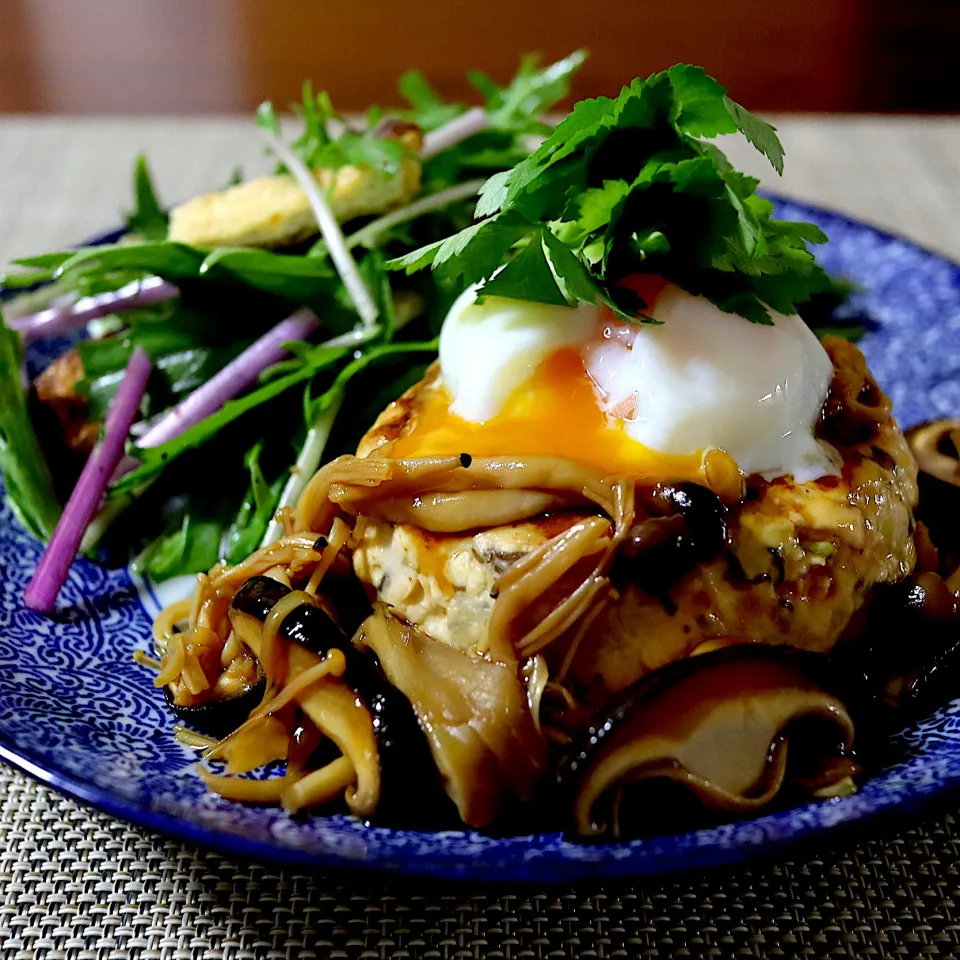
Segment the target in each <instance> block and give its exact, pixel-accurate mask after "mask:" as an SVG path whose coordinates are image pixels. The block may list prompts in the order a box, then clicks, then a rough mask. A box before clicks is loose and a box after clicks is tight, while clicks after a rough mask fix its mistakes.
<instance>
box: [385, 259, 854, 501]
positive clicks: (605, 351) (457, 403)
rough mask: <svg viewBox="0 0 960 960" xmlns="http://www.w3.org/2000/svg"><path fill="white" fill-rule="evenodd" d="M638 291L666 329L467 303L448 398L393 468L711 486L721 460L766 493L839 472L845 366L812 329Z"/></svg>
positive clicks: (426, 410) (601, 309)
mask: <svg viewBox="0 0 960 960" xmlns="http://www.w3.org/2000/svg"><path fill="white" fill-rule="evenodd" d="M631 286H633V287H634V288H635V289H636V290H637V292H638V293H640V295H641V296H642V297H643V298H644V300H645V301H646V302H647V304H648V305H649V306H648V310H647V313H648V315H649V316H651V317H652V318H654V319H655V320H657V321H660V322H659V323H658V324H635V323H627V322H624V321H621V320H619V319H617V318H616V317H615V316H614V314H613V313H612V312H611V311H610V310H609V308H607V307H606V306H604V305H603V304H596V305H589V304H583V303H581V304H578V305H577V306H575V307H564V306H551V305H548V304H542V303H532V302H528V301H522V300H509V299H506V298H503V297H494V296H490V297H486V298H484V299H483V302H481V303H477V302H475V301H476V296H477V289H476V288H475V287H471V288H469V289H468V290H466V291H465V292H464V293H463V294H462V295H461V296H460V297H459V298H458V299H457V301H456V302H455V303H454V304H453V306H452V307H451V309H450V312H449V313H448V315H447V317H446V320H445V322H444V325H443V329H442V331H441V334H440V384H439V388H438V389H436V390H432V391H429V392H427V393H426V395H425V397H424V401H423V403H422V405H421V406H420V408H419V409H418V413H417V416H416V418H415V419H414V420H413V422H412V424H411V427H410V429H409V430H408V431H407V432H406V433H405V434H404V436H403V437H401V438H400V439H399V440H398V441H397V444H396V446H395V447H394V449H393V451H392V454H393V456H397V457H419V456H440V455H451V454H458V453H462V452H466V453H469V454H471V455H472V456H524V455H527V456H533V455H543V454H546V455H553V456H560V457H566V458H569V459H573V460H579V461H580V462H583V463H587V464H589V465H591V466H594V467H596V468H597V469H599V470H602V471H603V472H604V473H606V474H608V475H610V476H631V477H635V478H637V479H650V480H672V481H680V480H693V481H700V482H702V476H703V465H704V462H705V455H706V454H707V453H708V452H710V451H713V450H722V451H723V452H724V453H726V454H727V455H728V456H730V457H732V458H733V459H734V460H735V461H736V463H737V465H738V467H739V469H740V471H741V472H742V473H743V474H745V475H748V474H760V475H762V476H763V477H765V478H766V479H768V480H772V479H774V478H776V477H781V476H792V477H793V479H794V480H795V482H797V483H804V482H806V481H808V480H813V479H816V478H817V477H820V476H823V475H826V474H836V473H838V469H837V456H836V452H835V451H834V450H833V449H832V448H831V447H829V446H828V445H826V444H824V443H822V442H821V441H818V440H817V439H816V438H815V437H814V426H815V424H816V422H817V420H818V418H819V415H820V409H821V407H822V405H823V402H824V399H825V398H826V395H827V389H828V387H829V385H830V380H831V378H832V376H833V366H832V364H831V362H830V359H829V357H828V356H827V353H826V351H825V350H824V349H823V347H822V346H821V345H820V342H819V341H818V340H817V338H816V336H815V335H814V334H813V332H812V331H811V330H810V329H809V328H808V327H807V326H806V324H805V323H804V322H803V321H802V320H801V319H800V317H799V316H796V315H794V316H786V315H783V314H777V313H774V314H772V319H773V324H772V325H771V326H762V325H758V324H754V323H750V322H749V321H747V320H745V319H744V318H743V317H740V316H738V315H735V314H730V313H724V312H723V311H721V310H720V309H718V308H717V307H716V306H714V305H713V304H712V303H710V301H709V300H707V299H706V298H704V297H697V296H693V295H692V294H690V293H687V292H686V291H684V290H682V289H680V288H679V287H677V286H675V285H673V284H668V283H665V282H664V281H662V280H660V279H659V278H656V277H641V278H636V280H635V282H634V283H632V284H631Z"/></svg>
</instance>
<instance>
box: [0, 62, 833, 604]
mask: <svg viewBox="0 0 960 960" xmlns="http://www.w3.org/2000/svg"><path fill="white" fill-rule="evenodd" d="M583 59H584V55H583V54H582V53H580V52H577V53H574V54H572V55H571V56H569V57H567V58H566V59H564V60H561V61H559V62H557V63H554V64H550V65H549V66H546V67H540V66H538V65H537V63H536V61H535V60H534V59H533V58H527V59H526V60H524V62H523V64H522V65H521V68H520V70H519V72H518V73H517V75H516V76H515V77H514V79H513V80H512V81H511V82H510V83H509V84H508V85H507V86H505V87H500V86H498V85H497V84H496V83H494V81H493V80H491V79H490V78H489V77H486V76H485V75H482V74H471V75H470V80H471V82H472V83H473V85H474V87H475V88H476V89H477V91H478V93H479V94H480V96H481V97H482V100H483V105H482V106H473V107H468V106H467V105H464V104H460V103H450V102H447V101H445V100H444V99H442V98H441V97H440V96H439V95H438V94H437V93H436V92H435V91H434V90H433V89H432V88H431V86H430V85H429V83H428V82H427V80H426V78H425V77H424V76H423V75H422V74H420V73H419V72H415V71H414V72H411V73H408V74H406V75H405V76H404V77H403V78H402V79H401V81H400V92H401V94H402V96H403V97H404V99H405V100H406V101H407V107H406V108H404V109H394V110H388V109H380V108H371V109H370V110H369V111H368V112H367V115H366V117H365V118H364V119H363V120H362V121H356V120H355V119H345V118H343V117H341V116H339V115H338V114H337V113H336V112H335V110H334V109H333V107H332V105H331V103H330V99H329V97H328V96H327V95H326V94H325V93H320V94H315V93H314V92H313V90H312V89H311V87H310V86H309V84H308V85H305V87H304V93H303V100H302V102H301V103H299V104H297V105H296V107H295V110H296V113H297V114H298V117H299V122H300V130H299V133H298V135H297V136H296V138H295V139H293V140H292V141H290V142H287V141H285V140H284V139H283V130H282V124H281V122H280V120H279V118H278V116H277V114H276V112H275V111H274V109H273V107H272V106H271V105H269V104H264V105H263V106H261V107H260V109H259V110H258V112H257V121H256V122H257V125H258V127H259V128H260V133H261V135H262V136H263V137H264V138H265V140H266V142H267V145H268V149H270V150H271V151H272V153H273V154H274V158H275V159H276V161H277V167H276V170H275V172H274V173H273V174H272V175H270V176H268V177H261V178H257V179H256V180H251V181H244V180H243V178H242V177H238V178H237V181H236V182H235V183H232V184H230V185H228V186H226V187H225V188H224V189H221V190H217V191H215V192H213V193H211V194H208V195H205V196H203V197H198V198H194V199H193V200H189V201H187V202H186V203H184V204H181V205H180V206H177V207H174V208H172V210H170V211H169V213H168V212H167V210H166V209H165V207H164V205H163V204H162V203H161V202H160V200H159V199H158V198H157V196H156V194H155V192H154V189H153V187H152V184H151V177H150V172H149V169H148V166H147V163H146V161H145V160H143V159H142V158H141V159H140V160H138V162H137V164H136V167H135V170H134V177H133V180H134V205H133V211H132V212H131V213H130V214H129V215H128V216H127V218H126V232H125V233H124V235H123V236H122V237H121V238H120V239H119V240H117V241H116V242H114V243H109V244H104V245H94V246H89V247H82V248H79V249H73V250H65V251H63V252H56V253H49V254H44V255H40V256H34V257H27V258H24V259H21V260H17V261H15V267H14V268H13V269H12V270H11V272H10V273H8V274H7V275H5V276H3V277H0V285H2V286H3V287H4V288H5V289H6V291H7V292H8V293H10V292H11V291H12V292H13V296H12V297H11V298H10V299H8V300H7V302H6V303H5V309H6V315H7V322H6V325H3V324H2V323H0V469H2V471H3V473H4V477H5V483H6V494H7V497H8V499H9V501H10V503H11V505H12V506H13V508H14V510H15V511H16V514H17V516H18V517H19V519H20V521H21V522H22V523H23V525H24V526H25V527H26V528H27V529H28V530H30V531H32V532H33V533H35V534H36V535H37V536H39V537H41V538H43V539H45V540H50V539H51V538H53V540H52V542H51V547H50V549H49V550H48V553H53V554H55V556H54V558H53V559H52V560H51V561H50V562H51V563H52V564H53V567H54V568H56V569H57V570H60V569H61V568H62V571H63V573H62V575H63V576H65V572H66V569H67V568H68V567H69V563H70V562H71V561H72V559H73V557H74V556H75V554H76V552H77V550H83V551H84V552H86V553H88V554H91V555H96V556H99V557H101V558H105V559H107V560H112V561H115V562H128V561H129V560H130V559H131V558H133V563H134V566H135V568H136V569H137V570H139V571H140V572H142V573H144V574H148V575H149V576H151V577H152V578H154V579H156V580H163V579H165V578H169V577H172V576H175V575H178V574H184V573H193V572H197V571H203V570H206V569H208V568H210V567H211V566H213V565H214V564H215V563H217V562H218V561H223V562H226V563H236V562H238V561H240V560H242V559H243V558H244V557H246V556H247V555H248V554H249V553H251V552H252V551H253V550H255V549H256V548H257V547H259V546H260V545H261V544H263V543H266V542H270V541H271V540H273V539H276V538H277V537H278V536H279V531H280V527H279V525H278V521H277V519H276V517H277V513H278V511H279V510H280V508H282V507H289V506H291V505H293V504H294V503H295V502H296V499H297V497H298V495H299V493H300V491H301V490H302V488H303V486H304V485H305V483H306V481H307V480H308V479H309V477H310V476H311V475H312V474H313V472H314V471H315V470H316V469H317V467H318V466H319V465H320V464H321V462H323V461H324V460H325V459H328V458H330V457H332V456H335V455H337V454H340V453H343V452H352V451H353V449H355V446H356V443H357V440H358V439H359V437H360V435H361V434H362V433H363V431H364V430H366V429H367V428H368V427H369V426H370V424H371V423H372V421H373V420H374V418H375V417H376V415H377V414H378V413H379V412H380V411H381V410H382V409H383V408H384V406H386V404H387V403H389V401H391V400H392V399H394V398H395V397H396V396H398V395H399V394H400V393H401V392H403V390H405V389H406V388H408V387H409V386H411V385H412V384H413V383H415V382H416V381H417V380H418V379H419V378H420V377H422V375H423V372H424V370H425V369H426V367H427V365H429V364H430V363H431V362H432V361H433V360H434V359H435V357H436V349H437V336H438V333H439V329H440V325H441V323H442V321H443V319H444V316H445V314H446V311H447V309H448V307H449V305H450V304H451V303H452V302H453V300H454V299H455V298H456V297H457V296H458V295H459V294H461V293H462V292H463V290H464V289H465V288H466V287H467V286H468V285H471V284H478V285H479V287H478V297H482V296H485V295H490V294H496V295H498V296H504V297H513V298H518V299H523V300H533V301H539V302H543V303H549V304H575V303H576V302H578V301H586V302H590V303H592V302H596V301H598V300H600V301H603V302H605V303H607V304H608V305H609V306H610V307H611V308H612V309H613V310H614V311H615V312H616V313H617V314H618V315H619V316H620V317H622V318H626V319H629V320H631V321H634V322H637V323H644V322H656V318H655V317H652V316H650V315H648V313H647V304H645V303H644V301H643V299H642V297H641V295H640V294H639V293H637V292H636V291H635V290H634V289H633V288H632V287H631V286H630V285H625V284H624V283H622V282H621V281H623V280H624V278H627V277H631V276H635V275H637V274H644V273H648V274H655V275H659V276H662V277H665V278H666V279H668V280H670V281H672V282H674V283H676V284H678V285H679V286H681V287H683V288H685V289H686V290H688V291H690V292H691V293H694V294H699V295H703V296H705V297H707V298H708V299H709V300H711V301H712V302H713V303H714V304H716V305H717V306H718V307H719V308H720V309H722V310H724V311H729V312H733V313H738V314H741V315H742V316H743V317H745V318H746V319H747V320H750V321H753V322H755V323H770V322H771V320H770V316H769V312H770V311H771V310H773V311H778V312H781V313H794V312H796V311H797V309H798V305H800V304H804V303H808V302H815V301H816V298H818V297H822V296H824V295H825V294H829V293H830V291H831V290H832V289H834V288H833V287H832V285H831V282H830V280H829V278H828V277H827V276H826V275H825V274H824V272H823V271H822V269H821V268H820V267H819V266H818V265H817V263H816V261H815V260H814V258H813V256H812V254H811V252H810V250H809V248H808V244H810V243H820V242H822V241H823V240H824V239H825V238H824V237H823V235H822V234H821V232H820V231H819V230H818V229H817V228H816V227H814V226H812V225H811V224H806V223H795V222H787V221H782V220H776V219H774V218H773V217H772V211H773V204H772V203H771V202H770V201H769V200H767V199H765V198H763V197H761V196H760V195H758V194H757V192H756V189H757V181H756V180H755V179H753V178H751V177H748V176H745V175H744V174H742V173H740V172H738V171H736V170H735V169H733V167H732V166H731V164H730V163H729V161H728V160H727V159H726V157H725V156H724V154H723V152H722V151H721V150H720V148H719V147H718V146H717V144H716V143H715V142H714V138H716V137H718V136H720V135H723V134H734V133H740V134H742V135H743V136H745V137H746V138H747V139H748V140H749V141H750V142H751V143H752V144H753V145H754V146H755V147H756V148H757V149H758V150H759V151H760V152H761V153H763V154H764V155H765V156H766V157H767V158H768V159H769V161H770V163H771V164H772V165H773V167H774V168H775V169H776V170H777V171H778V172H780V171H781V170H782V165H783V150H782V147H781V145H780V142H779V140H778V139H777V135H776V133H775V131H774V128H773V127H771V126H770V125H769V124H768V123H766V122H764V121H763V120H761V119H759V118H757V117H754V116H753V115H751V114H750V113H749V112H747V111H746V110H745V109H744V108H743V107H741V106H740V105H739V104H737V103H735V102H734V101H732V100H731V99H730V98H729V97H728V96H727V94H726V91H725V89H724V88H723V87H722V86H721V85H720V84H719V83H717V81H715V80H713V79H712V78H711V77H709V76H707V75H706V74H705V73H704V71H703V70H702V69H701V68H699V67H693V66H687V65H677V66H674V67H671V68H670V69H669V70H666V71H663V72H661V73H657V74H654V75H652V76H650V77H648V78H647V79H645V80H643V79H636V80H634V81H633V83H631V84H630V85H629V86H627V87H624V88H623V90H622V91H621V92H620V94H619V96H617V97H615V98H607V97H599V98H596V99H590V100H583V101H581V102H579V103H577V104H576V105H575V107H574V108H573V110H572V112H571V113H570V114H569V115H568V116H567V117H566V118H565V119H563V120H562V121H561V122H560V123H559V124H558V125H556V127H553V126H551V125H549V124H548V123H547V117H548V115H549V111H550V109H551V108H552V107H553V106H554V105H555V104H557V103H558V102H559V101H561V100H563V99H564V98H565V97H566V96H567V95H568V93H569V90H570V80H571V77H572V75H573V74H574V73H575V71H576V70H577V68H578V67H579V66H580V64H581V63H582V62H583ZM428 266H429V267H431V268H432V269H429V270H427V269H425V268H426V267H428ZM64 338H66V339H65V340H64ZM41 341H42V342H43V343H42V345H43V346H44V348H45V352H46V353H49V352H50V348H51V346H52V345H53V344H62V345H63V348H64V350H65V352H64V353H63V354H62V355H61V356H60V357H59V358H58V359H55V360H54V361H53V363H52V364H51V365H50V366H49V367H48V368H47V369H46V370H45V371H44V372H43V373H41V374H40V375H39V376H37V377H36V378H35V379H34V381H33V382H32V383H31V382H30V381H29V379H28V378H27V377H26V374H25V370H26V368H25V366H24V354H25V349H26V348H27V347H28V346H29V345H30V344H33V343H37V342H41ZM111 444H113V446H115V447H116V449H117V451H121V448H123V451H122V455H119V453H118V456H119V459H118V458H117V457H113V459H112V460H109V458H105V457H104V456H100V454H101V453H102V450H103V448H105V447H110V446H111ZM91 450H93V454H92V455H91ZM85 464H86V466H84V465H85ZM81 468H83V470H82V471H81ZM78 477H79V480H78ZM78 504H80V505H78ZM64 507H65V508H66V509H65V510H64ZM62 510H63V517H62V518H61V511H62ZM58 518H60V520H59V525H58ZM61 528H69V533H64V532H63V531H62V530H61ZM55 531H56V532H55ZM45 560H47V557H45ZM51 576H52V583H53V586H52V587H51V588H50V589H49V590H47V591H46V593H45V595H44V596H41V597H40V598H39V599H38V598H36V597H34V599H33V602H31V601H30V598H29V596H28V603H29V604H30V605H31V606H34V607H35V608H36V609H49V608H50V606H51V605H52V602H53V599H54V598H55V596H56V590H58V589H59V586H60V585H61V583H62V579H60V582H56V581H57V576H55V575H51ZM51 591H52V596H49V594H50V593H51ZM28 593H29V592H28Z"/></svg>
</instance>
